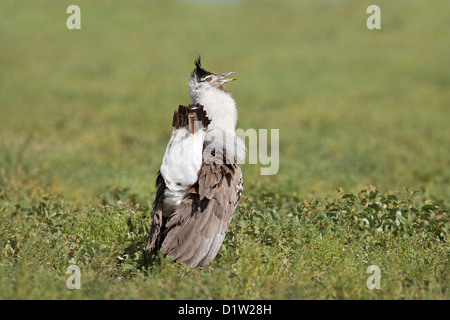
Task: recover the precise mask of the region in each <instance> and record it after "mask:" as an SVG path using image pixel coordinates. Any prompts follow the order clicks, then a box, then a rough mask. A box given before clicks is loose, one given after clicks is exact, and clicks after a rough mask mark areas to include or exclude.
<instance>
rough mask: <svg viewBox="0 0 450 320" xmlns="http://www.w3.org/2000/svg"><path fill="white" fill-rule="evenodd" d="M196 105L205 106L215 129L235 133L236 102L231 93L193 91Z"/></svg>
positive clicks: (212, 90) (192, 96) (215, 90)
mask: <svg viewBox="0 0 450 320" xmlns="http://www.w3.org/2000/svg"><path fill="white" fill-rule="evenodd" d="M191 98H192V102H193V103H194V104H196V103H198V104H201V105H203V106H204V108H205V110H206V113H207V114H208V117H209V119H210V120H211V126H212V127H213V128H217V129H221V130H225V131H229V130H232V131H233V132H234V130H235V128H236V122H237V110H236V102H235V101H234V99H233V97H232V96H231V94H230V93H229V92H226V91H223V90H220V89H215V88H214V89H209V90H204V91H202V92H200V91H197V90H195V89H194V90H191Z"/></svg>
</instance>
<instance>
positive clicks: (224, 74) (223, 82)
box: [217, 71, 237, 84]
mask: <svg viewBox="0 0 450 320" xmlns="http://www.w3.org/2000/svg"><path fill="white" fill-rule="evenodd" d="M233 73H236V72H234V71H232V72H226V73H221V74H219V75H218V76H217V80H218V81H219V82H220V83H221V84H225V83H228V82H231V81H233V80H237V78H230V79H223V78H225V77H227V76H229V75H230V74H233ZM222 79H223V80H222Z"/></svg>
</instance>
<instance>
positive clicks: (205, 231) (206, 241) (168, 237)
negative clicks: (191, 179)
mask: <svg viewBox="0 0 450 320" xmlns="http://www.w3.org/2000/svg"><path fill="white" fill-rule="evenodd" d="M242 187H243V180H242V172H241V169H240V168H239V166H238V165H237V164H236V163H233V164H225V163H223V164H220V163H212V164H206V163H203V165H202V167H201V169H200V171H199V174H198V182H197V183H196V184H194V185H193V186H192V187H191V188H190V189H189V191H188V192H187V194H186V196H185V197H184V198H183V200H182V202H181V204H180V205H179V207H178V208H177V209H176V211H175V212H174V213H173V214H172V215H171V216H170V217H169V220H168V221H167V224H166V230H165V232H164V233H165V238H164V240H163V243H162V246H161V251H162V252H163V253H164V254H166V255H168V256H171V257H173V258H174V259H175V261H178V262H184V263H186V264H189V265H191V266H197V265H200V266H204V265H205V263H206V261H208V260H212V259H214V257H215V256H216V254H217V252H218V251H219V248H220V246H221V245H222V242H223V239H224V237H225V232H226V230H227V229H228V226H229V224H230V222H231V218H232V217H233V213H234V211H235V209H236V206H237V203H238V201H239V198H240V196H241V193H242Z"/></svg>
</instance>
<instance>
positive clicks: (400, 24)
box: [0, 0, 450, 204]
mask: <svg viewBox="0 0 450 320" xmlns="http://www.w3.org/2000/svg"><path fill="white" fill-rule="evenodd" d="M372 2H373V1H276V2H275V1H170V2H168V1H128V2H126V3H125V2H111V1H95V2H93V1H76V4H77V5H79V6H80V8H81V25H82V29H81V30H68V29H67V28H66V19H67V18H68V17H69V14H67V13H66V8H67V7H68V5H70V4H72V3H73V1H57V2H55V1H39V2H36V1H21V2H20V4H19V3H18V2H17V1H8V0H5V1H2V4H1V7H0V8H1V13H0V43H1V50H0V69H1V74H0V85H1V91H0V137H1V141H0V163H1V175H0V179H1V180H0V183H1V184H2V185H7V186H13V187H19V188H25V189H27V190H30V191H33V190H35V189H36V188H44V189H45V190H47V191H49V192H56V193H62V194H65V195H66V196H68V197H69V198H71V199H76V200H83V201H87V202H89V201H91V200H92V199H95V198H96V197H97V196H98V194H101V193H102V192H103V191H105V190H106V189H107V188H108V186H117V187H128V188H130V189H131V190H132V191H133V192H136V193H139V194H143V193H148V192H151V191H152V190H153V188H154V187H153V181H154V178H155V173H156V171H157V170H158V168H159V165H160V161H161V159H162V156H163V153H164V150H165V146H166V143H167V141H168V139H169V137H170V131H171V128H170V125H171V117H172V112H173V110H174V109H175V108H176V107H177V106H178V104H188V103H189V102H190V97H189V93H188V89H187V80H188V77H189V74H190V72H191V71H192V69H193V60H194V59H195V58H196V57H197V55H198V54H201V55H202V57H203V64H204V66H205V67H206V68H207V69H208V70H211V71H213V72H226V71H237V76H238V78H239V81H237V82H235V83H233V84H231V85H229V90H230V91H231V92H232V93H233V95H234V97H235V99H236V101H237V103H238V109H239V115H240V116H239V122H238V127H239V128H242V129H244V130H247V129H248V128H254V129H260V128H265V129H280V170H279V172H278V174H277V175H275V176H260V174H259V169H260V166H259V165H245V166H244V169H243V170H244V174H245V178H246V186H247V188H252V187H253V186H256V187H258V186H260V187H261V188H264V189H268V190H274V191H276V192H283V191H289V192H292V193H295V194H298V195H299V196H300V197H308V196H310V195H311V194H312V195H322V196H328V195H330V194H331V193H334V192H335V188H336V187H339V186H341V187H345V188H348V189H352V190H359V189H360V188H361V187H362V186H365V185H367V184H374V185H376V186H378V187H379V188H381V189H383V190H387V189H389V190H391V189H392V190H399V189H402V188H403V187H409V188H412V189H415V188H416V189H420V188H425V189H426V190H427V191H429V192H430V193H432V194H433V195H434V196H435V197H437V198H439V200H440V201H445V202H446V203H447V204H449V202H448V200H449V199H450V187H449V179H450V173H449V170H448V168H449V165H450V151H449V150H450V148H449V146H450V126H449V120H450V111H449V102H450V90H449V88H450V72H449V70H450V65H449V60H450V59H449V57H450V36H449V32H448V30H449V29H450V20H449V19H448V17H449V16H450V5H449V2H448V1H446V0H443V1H433V2H424V1H395V2H393V1H378V2H377V4H378V5H379V6H380V7H381V17H382V29H381V30H369V29H367V27H366V19H367V18H368V17H369V14H367V13H366V8H367V7H368V6H369V5H370V4H372Z"/></svg>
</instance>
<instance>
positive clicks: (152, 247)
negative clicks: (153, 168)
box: [145, 171, 167, 263]
mask: <svg viewBox="0 0 450 320" xmlns="http://www.w3.org/2000/svg"><path fill="white" fill-rule="evenodd" d="M156 186H157V188H158V189H157V191H156V196H155V201H154V202H153V221H152V226H151V228H150V232H149V236H148V240H147V245H146V247H145V253H146V260H147V261H148V263H151V262H153V260H154V259H155V256H156V254H157V252H158V249H159V248H160V247H161V243H162V241H163V236H164V230H165V224H166V220H167V219H166V218H164V216H163V201H164V190H165V189H166V183H165V182H164V178H163V176H162V174H161V172H159V171H158V176H157V177H156Z"/></svg>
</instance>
